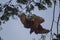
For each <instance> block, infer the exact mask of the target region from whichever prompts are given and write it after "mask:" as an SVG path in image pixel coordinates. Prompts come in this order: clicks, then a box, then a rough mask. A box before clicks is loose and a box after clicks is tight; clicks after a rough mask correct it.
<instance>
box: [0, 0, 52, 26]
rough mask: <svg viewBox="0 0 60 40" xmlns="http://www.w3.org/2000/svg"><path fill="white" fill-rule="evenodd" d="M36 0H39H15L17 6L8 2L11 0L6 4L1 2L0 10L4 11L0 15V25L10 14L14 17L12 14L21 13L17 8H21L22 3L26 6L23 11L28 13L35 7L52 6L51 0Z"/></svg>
mask: <svg viewBox="0 0 60 40" xmlns="http://www.w3.org/2000/svg"><path fill="white" fill-rule="evenodd" d="M38 1H39V2H37V1H35V0H16V2H17V3H19V5H17V6H18V7H15V5H13V4H10V3H11V2H12V0H10V1H9V2H8V4H4V5H3V6H2V4H0V12H2V9H3V12H4V13H3V15H2V16H0V25H1V24H2V23H5V21H8V20H9V17H10V16H12V17H14V15H16V16H17V15H18V12H20V13H21V11H19V10H18V8H21V9H23V6H22V5H25V6H26V7H25V8H24V9H26V10H25V11H26V12H29V13H31V11H32V10H34V8H35V7H37V8H38V9H39V10H45V9H47V8H46V5H47V6H48V7H51V6H52V2H51V0H38ZM21 4H22V5H21ZM24 9H23V10H24ZM1 14H2V13H1ZM2 21H3V22H2Z"/></svg>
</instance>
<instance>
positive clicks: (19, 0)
mask: <svg viewBox="0 0 60 40" xmlns="http://www.w3.org/2000/svg"><path fill="white" fill-rule="evenodd" d="M27 2H28V0H17V3H21V4H26V3H27Z"/></svg>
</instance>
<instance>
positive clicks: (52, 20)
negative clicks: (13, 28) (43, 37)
mask: <svg viewBox="0 0 60 40" xmlns="http://www.w3.org/2000/svg"><path fill="white" fill-rule="evenodd" d="M55 5H56V3H55V1H54V8H53V20H52V25H51V36H50V40H51V38H53V34H52V29H53V23H54V18H55Z"/></svg>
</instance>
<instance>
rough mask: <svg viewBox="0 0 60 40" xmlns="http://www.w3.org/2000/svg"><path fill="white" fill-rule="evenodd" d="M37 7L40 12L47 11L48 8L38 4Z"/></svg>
mask: <svg viewBox="0 0 60 40" xmlns="http://www.w3.org/2000/svg"><path fill="white" fill-rule="evenodd" d="M35 6H37V7H38V9H39V10H45V9H46V7H45V6H44V5H43V4H40V3H36V4H35Z"/></svg>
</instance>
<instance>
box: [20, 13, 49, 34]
mask: <svg viewBox="0 0 60 40" xmlns="http://www.w3.org/2000/svg"><path fill="white" fill-rule="evenodd" d="M33 19H34V20H33V21H32V20H30V19H27V18H26V15H25V14H22V15H21V16H20V20H21V22H22V23H23V25H24V27H25V28H30V29H31V30H30V33H32V32H35V33H36V34H45V33H48V32H49V30H47V29H44V28H43V27H42V26H41V25H40V24H41V23H43V22H44V19H43V18H41V17H39V16H36V15H35V16H33Z"/></svg>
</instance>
